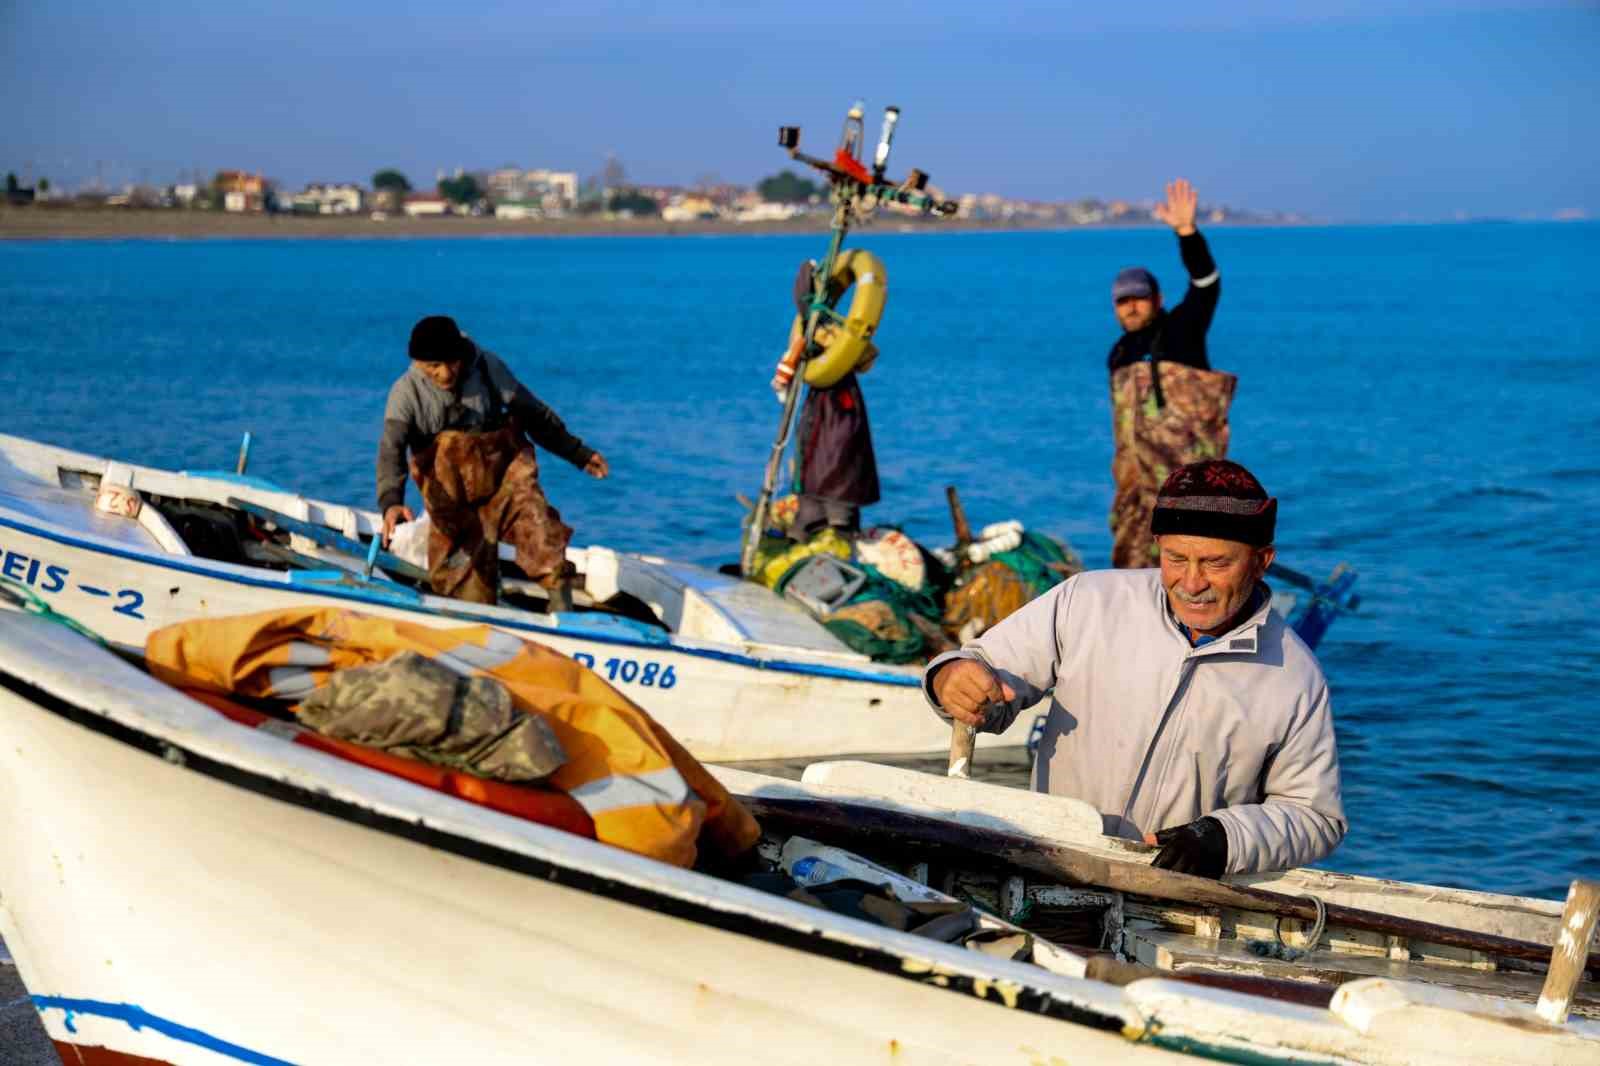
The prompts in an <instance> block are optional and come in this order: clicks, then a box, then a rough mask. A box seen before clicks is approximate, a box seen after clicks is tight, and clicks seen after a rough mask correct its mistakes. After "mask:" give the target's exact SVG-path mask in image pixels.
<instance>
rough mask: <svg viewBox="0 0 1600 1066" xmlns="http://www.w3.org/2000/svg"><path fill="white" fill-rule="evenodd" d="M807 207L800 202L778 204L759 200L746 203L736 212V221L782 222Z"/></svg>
mask: <svg viewBox="0 0 1600 1066" xmlns="http://www.w3.org/2000/svg"><path fill="white" fill-rule="evenodd" d="M804 210H805V209H804V208H803V207H801V206H800V205H799V204H776V203H768V202H766V201H764V200H758V201H757V202H755V203H753V204H745V205H744V206H742V207H740V208H739V209H738V211H737V212H736V213H735V214H734V216H733V220H734V221H735V222H782V221H784V220H785V219H790V218H794V217H795V216H796V215H798V214H800V213H801V212H803V211H804Z"/></svg>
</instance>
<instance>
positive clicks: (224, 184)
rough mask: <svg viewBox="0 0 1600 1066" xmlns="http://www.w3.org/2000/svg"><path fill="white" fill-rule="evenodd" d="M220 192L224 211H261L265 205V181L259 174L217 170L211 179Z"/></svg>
mask: <svg viewBox="0 0 1600 1066" xmlns="http://www.w3.org/2000/svg"><path fill="white" fill-rule="evenodd" d="M212 185H213V187H215V189H216V191H217V192H219V193H221V194H222V207H223V210H226V211H263V210H265V209H266V205H267V181H266V179H265V178H263V177H262V176H261V175H260V174H251V173H249V172H248V171H244V170H219V171H217V176H216V178H215V179H214V180H213V181H212Z"/></svg>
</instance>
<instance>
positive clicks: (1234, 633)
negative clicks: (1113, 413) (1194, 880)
mask: <svg viewBox="0 0 1600 1066" xmlns="http://www.w3.org/2000/svg"><path fill="white" fill-rule="evenodd" d="M1277 503H1278V502H1277V500H1276V499H1273V498H1271V497H1269V496H1268V495H1267V493H1266V490H1265V489H1263V488H1262V487H1261V484H1260V482H1258V481H1257V480H1256V479H1255V477H1254V476H1252V475H1251V474H1250V472H1249V471H1248V470H1246V469H1245V468H1244V467H1242V466H1239V465H1238V464H1237V463H1230V462H1227V461H1225V460H1218V459H1211V460H1206V461H1204V462H1199V463H1191V464H1189V465H1188V466H1183V467H1180V468H1179V469H1177V470H1176V471H1174V472H1173V473H1172V475H1171V476H1170V477H1168V478H1167V480H1166V483H1165V484H1164V485H1162V487H1161V492H1160V495H1159V497H1158V499H1157V501H1156V506H1155V510H1154V512H1153V514H1152V518H1151V526H1152V530H1153V532H1154V534H1155V537H1156V542H1157V544H1158V546H1159V548H1160V553H1161V554H1160V562H1161V566H1160V569H1147V570H1100V571H1090V572H1086V573H1082V574H1078V575H1076V576H1075V577H1072V578H1069V579H1068V580H1066V581H1063V582H1062V583H1061V584H1059V585H1057V586H1056V587H1055V588H1054V589H1052V590H1050V591H1049V592H1047V593H1045V594H1044V595H1042V596H1040V597H1039V598H1037V599H1035V600H1034V601H1033V602H1032V603H1030V604H1028V605H1027V606H1026V607H1024V608H1022V609H1021V610H1020V611H1017V612H1016V613H1015V614H1013V615H1012V616H1011V617H1009V618H1007V619H1005V620H1004V621H1003V622H1001V623H1000V624H998V625H996V626H995V627H994V628H992V629H990V630H989V631H988V632H986V633H984V634H983V636H982V637H980V638H979V639H978V640H976V641H974V642H973V643H971V644H968V645H967V646H966V647H964V648H962V649H961V650H960V651H954V652H947V653H945V654H944V655H941V656H939V657H938V658H936V659H934V660H933V661H932V662H930V663H929V664H928V668H927V670H926V671H925V672H924V674H923V689H924V692H925V693H926V694H927V697H928V700H929V702H930V703H931V704H932V705H933V707H934V709H935V710H937V711H939V712H940V713H941V714H942V715H944V716H945V717H954V718H956V719H958V720H960V721H962V722H966V723H968V724H971V725H974V726H976V727H978V728H979V729H980V730H982V731H984V732H995V733H999V732H1003V731H1004V730H1005V728H1006V727H1007V726H1009V725H1010V724H1011V722H1012V720H1013V719H1015V718H1016V716H1017V714H1018V713H1019V712H1020V711H1021V710H1022V709H1023V708H1026V707H1031V706H1033V705H1034V704H1035V703H1037V702H1039V701H1040V700H1042V699H1043V698H1044V697H1046V696H1049V697H1051V700H1050V709H1049V713H1048V716H1047V717H1046V719H1045V725H1044V735H1043V737H1042V738H1041V740H1040V742H1039V750H1038V754H1037V756H1036V758H1035V760H1034V765H1033V787H1034V789H1035V791H1039V792H1048V793H1054V794H1057V795H1067V796H1074V797H1077V798H1078V799H1081V800H1084V801H1086V802H1088V803H1090V804H1092V805H1093V806H1094V807H1096V808H1097V809H1098V810H1099V811H1100V812H1101V815H1102V817H1103V818H1104V820H1105V832H1106V833H1107V834H1108V835H1111V836H1120V837H1126V838H1129V839H1133V840H1144V841H1145V842H1146V843H1150V844H1158V845H1160V846H1161V851H1160V852H1159V853H1158V854H1157V855H1156V859H1155V864H1156V865H1157V866H1160V867H1164V868H1167V869H1172V870H1177V871H1180V872H1184V873H1192V874H1198V875H1200V876H1204V877H1220V876H1222V875H1223V874H1232V873H1253V872H1259V871H1264V870H1279V869H1285V868H1288V867H1291V866H1300V865H1304V864H1305V863H1309V862H1314V861H1315V860H1317V859H1320V858H1322V857H1323V856H1325V855H1327V854H1328V853H1329V852H1331V851H1332V850H1333V849H1334V848H1335V847H1337V846H1338V844H1339V841H1340V840H1342V839H1343V838H1344V834H1345V830H1346V828H1347V826H1346V822H1345V817H1344V807H1343V804H1342V803H1341V802H1340V799H1339V754H1338V748H1337V745H1336V743H1335V740H1334V732H1333V711H1332V707H1331V706H1330V704H1329V700H1328V685H1327V682H1326V681H1325V680H1324V678H1323V676H1322V669H1321V667H1320V666H1319V665H1318V664H1317V660H1316V657H1315V656H1314V655H1312V653H1311V651H1310V649H1308V648H1307V647H1306V646H1305V645H1304V644H1303V643H1301V641H1300V638H1299V637H1298V636H1296V635H1295V633H1294V631H1293V630H1291V629H1290V628H1289V626H1288V624H1287V623H1286V622H1285V621H1284V619H1283V616H1282V615H1280V614H1279V613H1278V612H1277V611H1276V610H1274V609H1273V608H1272V605H1271V597H1270V592H1269V590H1268V588H1267V586H1266V584H1265V583H1264V582H1263V580H1262V578H1263V576H1264V575H1265V573H1266V570H1267V567H1268V566H1269V565H1271V563H1272V560H1273V556H1274V550H1273V547H1272V542H1273V529H1274V526H1275V524H1276V519H1277Z"/></svg>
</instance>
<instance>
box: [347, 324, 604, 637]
mask: <svg viewBox="0 0 1600 1066" xmlns="http://www.w3.org/2000/svg"><path fill="white" fill-rule="evenodd" d="M408 354H409V355H410V356H411V360H412V362H411V368H410V369H409V370H407V371H406V372H405V373H404V374H402V375H401V376H400V380H398V381H396V382H395V383H394V386H393V387H392V388H390V390H389V404H388V406H387V407H386V408H385V409H384V412H383V437H382V439H381V440H380V441H379V443H378V507H379V508H380V509H381V510H382V511H383V539H384V541H385V543H387V542H388V540H389V537H390V535H391V534H392V533H393V532H394V527H395V526H396V525H397V524H398V523H400V522H409V521H411V519H412V517H413V516H412V514H411V509H410V508H408V507H407V506H406V505H405V492H406V452H407V451H409V452H410V453H411V461H410V471H411V477H412V479H413V480H414V481H416V483H417V488H418V490H419V491H420V492H421V494H422V503H423V506H424V507H425V508H426V509H427V512H428V517H429V519H430V521H431V525H432V529H431V531H430V532H429V534H428V579H429V584H430V585H431V587H432V589H433V591H434V592H436V593H438V594H440V595H443V596H453V597H455V598H457V599H462V600H471V601H473V602H475V603H494V602H495V601H496V600H497V599H498V597H499V591H500V558H499V546H500V543H501V542H502V541H504V542H506V543H509V544H511V545H512V546H513V547H515V548H516V552H517V566H518V567H520V568H521V569H522V571H523V573H525V574H527V575H528V577H530V578H531V579H533V580H534V581H537V582H539V583H540V584H542V585H544V586H545V587H546V588H547V589H549V590H550V609H551V610H565V609H567V608H569V607H570V606H571V602H570V591H569V583H570V580H571V568H570V567H569V565H568V564H567V561H566V550H567V542H568V541H569V540H570V539H571V538H572V530H571V528H569V527H568V526H567V525H566V524H564V523H563V522H562V521H561V515H560V513H559V512H558V511H557V510H556V509H555V508H554V507H552V506H550V502H549V501H548V500H547V499H545V495H544V490H543V489H541V488H540V487H539V463H538V460H537V458H535V456H534V450H533V447H532V445H530V444H529V443H528V440H529V439H531V440H532V441H533V442H534V443H536V444H538V445H540V446H541V447H544V448H547V449H549V450H550V451H552V452H554V453H555V454H557V455H559V456H561V458H563V459H565V460H567V461H568V462H569V463H571V464H572V465H573V466H576V467H579V468H580V469H582V470H583V472H584V473H586V474H588V475H590V476H591V477H596V478H603V477H605V476H606V475H607V474H609V473H610V470H611V468H610V467H609V466H608V465H607V463H606V460H605V456H603V455H601V454H600V453H599V452H597V451H595V450H594V449H593V448H589V447H587V446H585V445H584V443H583V441H581V440H579V439H578V438H577V437H575V436H573V435H572V434H571V433H569V432H567V427H566V425H565V424H563V423H562V421H561V419H560V417H558V416H557V415H556V413H555V412H554V411H552V410H551V409H550V408H549V407H547V406H546V405H545V404H544V403H543V402H541V401H540V400H539V398H538V397H536V396H534V395H533V393H531V392H529V391H528V389H527V387H526V386H524V385H523V384H522V383H521V382H519V381H518V380H517V379H516V377H515V376H513V375H512V373H511V371H510V370H509V369H507V368H506V365H505V363H503V362H501V360H500V358H499V357H498V356H496V355H494V353H492V352H490V351H488V350H487V349H484V348H480V347H478V345H477V344H476V343H474V342H473V341H472V340H471V339H470V338H469V337H467V335H466V334H464V333H462V332H461V330H460V328H459V327H457V326H456V323H455V320H454V319H452V318H448V317H446V316H444V315H430V316H428V317H427V318H424V319H422V320H421V321H420V322H418V323H417V324H416V326H415V327H414V328H413V329H412V330H411V343H410V346H409V348H408Z"/></svg>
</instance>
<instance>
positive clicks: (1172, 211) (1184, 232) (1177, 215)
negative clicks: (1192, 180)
mask: <svg viewBox="0 0 1600 1066" xmlns="http://www.w3.org/2000/svg"><path fill="white" fill-rule="evenodd" d="M1199 204H1200V196H1199V194H1198V193H1196V192H1195V191H1194V186H1193V185H1190V184H1189V182H1188V181H1187V180H1186V179H1184V178H1178V179H1177V180H1176V181H1169V182H1167V202H1166V203H1164V204H1157V205H1156V217H1157V218H1159V219H1160V220H1161V221H1163V222H1165V223H1166V224H1167V225H1169V226H1171V227H1172V228H1173V229H1175V230H1177V231H1178V236H1180V237H1187V236H1188V235H1189V234H1191V233H1193V232H1194V216H1195V210H1196V208H1197V207H1198V206H1199Z"/></svg>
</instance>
